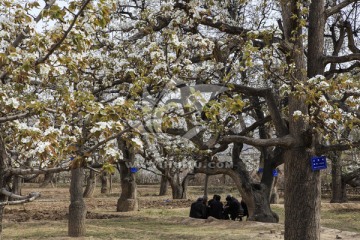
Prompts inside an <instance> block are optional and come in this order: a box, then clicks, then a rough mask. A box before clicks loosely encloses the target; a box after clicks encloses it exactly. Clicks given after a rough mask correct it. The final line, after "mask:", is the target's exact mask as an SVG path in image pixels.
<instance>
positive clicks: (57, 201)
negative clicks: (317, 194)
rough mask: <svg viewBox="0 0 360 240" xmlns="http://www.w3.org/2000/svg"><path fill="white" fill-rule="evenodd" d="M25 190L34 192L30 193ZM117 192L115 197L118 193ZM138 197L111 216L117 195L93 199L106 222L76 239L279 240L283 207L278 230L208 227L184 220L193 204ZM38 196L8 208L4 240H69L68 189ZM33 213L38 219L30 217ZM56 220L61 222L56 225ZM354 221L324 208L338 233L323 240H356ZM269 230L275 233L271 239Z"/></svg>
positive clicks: (153, 190)
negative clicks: (136, 203)
mask: <svg viewBox="0 0 360 240" xmlns="http://www.w3.org/2000/svg"><path fill="white" fill-rule="evenodd" d="M26 190H27V191H34V189H33V188H28V189H26ZM115 191H117V192H118V190H117V189H114V192H115ZM139 191H140V202H141V204H142V205H141V206H142V208H141V209H140V211H137V212H131V213H116V212H115V211H114V210H115V204H116V200H117V198H118V194H109V195H108V196H106V197H104V196H103V195H101V194H100V193H99V192H96V194H95V196H94V198H92V199H88V200H87V206H88V210H89V211H90V212H91V213H92V216H95V215H96V214H102V216H105V217H106V218H108V219H87V221H86V226H87V234H86V237H84V238H77V239H218V238H219V239H237V240H239V239H240V240H241V239H263V240H266V239H283V235H282V234H281V231H282V230H283V222H284V208H283V205H280V204H279V205H273V206H272V208H273V210H274V211H275V212H277V213H278V214H279V216H280V224H264V223H256V222H245V221H244V222H233V221H224V220H212V221H206V220H201V219H190V218H188V214H189V208H188V206H189V205H190V203H191V201H186V200H185V201H170V202H167V201H165V200H167V199H171V197H170V196H165V197H159V196H157V191H158V187H157V186H141V187H139ZM201 191H202V190H201V188H200V187H190V192H189V193H190V194H189V197H190V198H191V199H192V200H193V199H195V198H196V197H198V196H200V195H201ZM42 192H43V197H42V199H41V200H40V201H37V202H34V203H30V204H28V205H26V206H25V209H24V207H22V206H17V207H7V212H8V214H7V215H5V221H4V232H3V239H55V240H56V239H58V240H59V239H71V238H69V237H67V221H66V213H67V211H68V204H69V198H68V189H67V188H46V189H44V190H43V191H42ZM231 192H232V193H235V196H236V191H235V190H234V189H233V188H231V187H223V188H221V189H219V188H218V189H215V188H214V189H213V190H211V191H210V194H213V193H220V194H222V196H223V197H225V196H224V195H226V194H227V193H231ZM36 212H38V214H37V215H36V214H35V215H34V213H36ZM39 212H40V213H39ZM11 213H13V215H19V214H20V213H21V214H25V213H27V214H28V215H27V218H23V219H22V218H20V222H19V221H18V220H14V219H15V218H14V219H13V220H12V218H11V216H12V215H11ZM30 213H31V214H32V215H31V214H30ZM45 213H46V214H45ZM55 215H56V216H55ZM58 215H62V217H59V216H58ZM34 216H35V217H34ZM54 217H58V218H57V219H60V220H56V221H54V220H53V219H54ZM21 219H22V220H21ZM34 219H39V220H34ZM358 219H360V204H358V203H349V204H328V203H325V204H323V205H322V226H324V227H328V228H336V229H338V230H334V229H327V228H323V229H322V237H321V239H335V237H336V235H340V236H341V237H342V238H343V239H360V221H358ZM270 230H272V231H273V232H274V233H270ZM346 231H352V232H346Z"/></svg>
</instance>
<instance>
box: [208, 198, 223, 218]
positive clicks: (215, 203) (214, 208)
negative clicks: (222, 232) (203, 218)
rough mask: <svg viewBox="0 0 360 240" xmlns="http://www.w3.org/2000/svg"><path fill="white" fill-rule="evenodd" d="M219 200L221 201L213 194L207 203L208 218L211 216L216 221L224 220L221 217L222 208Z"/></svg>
mask: <svg viewBox="0 0 360 240" xmlns="http://www.w3.org/2000/svg"><path fill="white" fill-rule="evenodd" d="M220 200H221V196H219V195H216V194H215V195H214V196H213V199H211V200H210V201H209V205H208V216H212V217H214V218H217V219H223V218H224V216H223V210H224V207H223V204H222V202H221V201H220Z"/></svg>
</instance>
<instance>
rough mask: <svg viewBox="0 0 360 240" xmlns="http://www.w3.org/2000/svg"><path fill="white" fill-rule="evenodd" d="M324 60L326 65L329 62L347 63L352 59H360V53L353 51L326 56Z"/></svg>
mask: <svg viewBox="0 0 360 240" xmlns="http://www.w3.org/2000/svg"><path fill="white" fill-rule="evenodd" d="M323 61H324V64H325V65H326V64H328V63H345V62H351V61H360V53H353V54H349V55H344V56H325V57H324V60H323Z"/></svg>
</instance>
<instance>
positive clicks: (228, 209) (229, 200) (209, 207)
mask: <svg viewBox="0 0 360 240" xmlns="http://www.w3.org/2000/svg"><path fill="white" fill-rule="evenodd" d="M210 216H211V217H214V218H217V219H231V220H236V219H239V220H240V221H242V217H245V216H246V217H249V213H248V209H247V206H246V204H245V202H244V201H243V200H241V202H239V201H238V200H237V199H236V198H234V197H232V196H231V195H228V196H226V204H225V206H224V205H223V203H222V202H221V196H220V195H217V194H215V195H214V196H213V198H212V199H211V200H209V201H207V197H206V196H204V197H200V198H198V199H197V201H196V202H194V203H192V204H191V208H190V217H192V218H203V219H206V218H208V217H210Z"/></svg>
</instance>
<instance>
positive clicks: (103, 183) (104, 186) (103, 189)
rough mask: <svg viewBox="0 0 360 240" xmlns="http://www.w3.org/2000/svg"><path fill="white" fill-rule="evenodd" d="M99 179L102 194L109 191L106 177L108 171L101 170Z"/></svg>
mask: <svg viewBox="0 0 360 240" xmlns="http://www.w3.org/2000/svg"><path fill="white" fill-rule="evenodd" d="M100 180H101V193H103V194H107V193H109V192H110V191H109V188H108V185H109V178H108V173H107V172H105V171H104V172H102V174H101V176H100Z"/></svg>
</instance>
